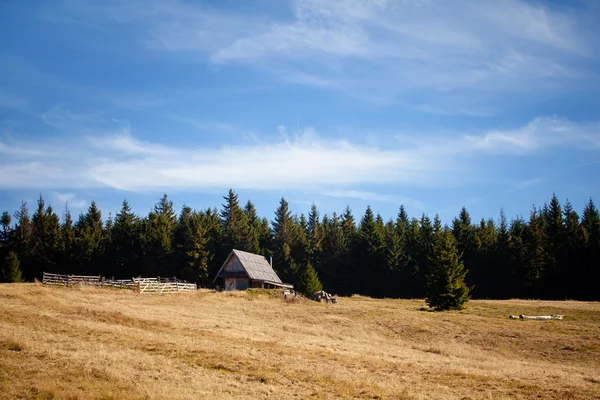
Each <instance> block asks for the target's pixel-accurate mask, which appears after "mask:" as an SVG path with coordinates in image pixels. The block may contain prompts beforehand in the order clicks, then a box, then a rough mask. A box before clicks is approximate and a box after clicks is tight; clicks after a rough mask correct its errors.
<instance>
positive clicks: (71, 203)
mask: <svg viewBox="0 0 600 400" xmlns="http://www.w3.org/2000/svg"><path fill="white" fill-rule="evenodd" d="M76 197H77V196H76V194H75V193H61V192H54V198H55V199H56V200H57V201H58V202H59V203H61V204H67V205H68V207H74V208H83V207H85V205H86V201H85V200H82V199H80V200H77V198H76Z"/></svg>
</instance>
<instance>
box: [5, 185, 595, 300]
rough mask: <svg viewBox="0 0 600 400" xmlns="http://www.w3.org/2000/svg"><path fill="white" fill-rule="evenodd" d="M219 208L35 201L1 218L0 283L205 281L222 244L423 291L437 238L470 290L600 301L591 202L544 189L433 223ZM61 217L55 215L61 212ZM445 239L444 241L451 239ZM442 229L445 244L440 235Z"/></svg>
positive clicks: (307, 276) (327, 279) (372, 287)
mask: <svg viewBox="0 0 600 400" xmlns="http://www.w3.org/2000/svg"><path fill="white" fill-rule="evenodd" d="M224 200H225V201H224V204H223V205H222V207H221V210H220V211H219V210H217V209H215V208H208V209H205V210H193V209H191V208H190V207H187V206H184V207H183V208H182V209H181V210H180V211H179V212H177V211H176V210H174V209H173V203H172V202H171V201H169V199H168V197H167V195H164V196H163V197H162V198H161V199H160V201H159V202H158V203H157V204H156V205H155V206H154V208H153V209H152V210H151V211H150V212H149V213H148V215H146V216H143V217H142V216H138V215H135V214H134V213H133V212H132V211H131V208H130V206H129V204H128V203H127V201H124V202H123V205H122V208H121V210H120V211H119V212H118V213H117V214H116V216H115V218H114V219H113V218H108V219H106V220H103V218H102V214H101V212H100V210H99V209H98V208H97V206H96V204H95V203H94V202H92V203H91V205H90V207H89V208H88V210H87V212H86V213H85V214H81V215H79V216H78V217H77V219H76V220H74V219H73V216H72V215H71V214H70V212H69V210H68V208H66V207H65V210H64V212H57V210H55V209H53V208H52V207H51V206H46V203H45V201H44V199H43V197H42V196H40V197H39V199H38V202H37V206H36V208H35V209H34V210H29V209H28V205H27V204H26V203H24V202H23V203H22V204H21V206H20V208H19V209H18V210H17V211H16V212H14V214H12V215H11V213H9V212H7V211H5V212H4V213H3V214H2V218H1V232H0V262H1V263H2V264H1V266H2V269H1V271H0V279H1V280H2V281H4V282H12V281H19V280H27V281H31V280H33V279H36V278H37V279H40V278H41V275H42V272H43V271H48V272H56V273H69V274H83V275H85V274H94V275H103V276H107V277H113V276H114V277H115V278H130V277H132V276H165V277H167V276H168V277H170V276H177V277H180V278H183V279H187V280H189V281H192V282H197V283H198V284H200V285H201V286H204V287H210V286H211V281H212V278H213V277H214V276H215V273H216V272H217V271H218V269H219V268H220V266H221V263H222V262H223V260H225V257H226V256H227V254H228V253H229V252H230V250H231V249H232V248H237V249H240V250H245V251H249V252H253V253H259V254H263V255H265V256H266V257H267V258H269V256H272V257H273V264H274V268H275V270H276V271H277V273H278V274H279V275H280V277H281V278H282V280H283V281H287V282H290V283H293V284H294V285H295V286H296V287H297V288H299V289H301V290H304V289H308V290H310V288H312V287H319V285H320V284H322V286H323V288H324V289H325V290H327V291H328V292H331V293H337V294H340V295H349V294H362V295H367V296H373V297H404V298H410V297H420V298H422V297H425V294H426V284H427V281H428V279H430V278H431V271H432V269H433V268H434V267H435V268H439V266H436V264H435V263H436V262H437V263H438V264H439V260H437V261H436V257H435V256H434V255H435V254H436V249H437V247H436V246H445V250H444V251H446V252H448V251H450V253H453V249H452V248H450V249H449V250H448V246H451V247H452V246H455V247H456V254H458V255H459V257H460V260H461V262H462V264H464V273H466V278H465V279H466V283H467V285H468V286H469V287H471V288H472V291H471V295H472V296H473V297H474V298H495V299H504V298H542V299H579V300H600V215H599V213H598V209H597V208H596V206H595V205H594V203H593V201H592V200H591V199H590V200H589V202H588V204H587V205H586V206H585V208H584V210H583V212H582V214H581V216H580V215H579V214H578V213H577V212H576V211H575V210H573V207H572V206H571V204H570V203H569V202H566V203H565V204H563V205H561V204H560V202H559V200H558V198H557V197H556V196H553V197H552V199H551V200H550V202H549V203H548V204H545V205H544V206H543V207H540V208H537V207H534V208H533V210H532V211H531V213H530V215H529V218H528V219H523V218H520V217H519V218H515V219H513V220H511V221H509V220H507V218H506V216H505V215H504V212H503V211H500V215H499V216H498V217H497V218H490V219H487V220H485V219H482V220H481V221H479V222H474V221H472V220H471V218H470V216H469V212H468V211H467V210H466V208H463V209H462V210H460V213H459V215H458V216H457V217H456V218H454V220H453V221H452V223H451V224H450V225H449V226H448V225H442V223H441V221H440V219H439V217H438V216H437V215H436V216H434V218H433V220H432V219H431V218H430V217H429V216H427V215H422V216H421V217H419V218H411V217H409V216H408V215H407V213H406V211H405V209H404V207H402V206H401V207H400V209H399V213H398V215H397V218H396V219H395V220H389V221H384V219H383V218H382V217H381V216H380V215H375V213H374V212H373V210H372V209H371V208H370V207H368V208H367V209H366V210H365V211H364V213H363V215H362V217H360V219H359V218H357V217H355V216H354V215H353V212H352V210H350V208H346V209H345V210H344V211H343V212H342V213H341V214H337V213H333V214H332V215H322V216H321V215H320V214H319V212H318V210H317V207H316V206H315V205H313V206H312V208H311V210H310V213H309V214H308V215H307V216H305V215H299V216H298V215H295V214H292V212H291V211H290V209H289V205H288V203H287V202H286V200H285V199H283V198H282V199H281V201H280V204H279V207H278V208H277V210H276V211H275V215H274V219H273V220H272V221H271V222H269V221H268V220H267V219H266V218H261V217H259V216H258V215H257V212H256V209H255V207H254V205H253V204H252V202H250V201H248V203H247V204H245V205H240V204H239V201H238V196H237V195H236V193H235V192H234V191H232V190H230V191H229V193H228V195H227V196H225V197H224ZM59 213H60V214H62V215H60V216H59ZM450 236H451V237H450ZM449 237H450V239H451V240H449Z"/></svg>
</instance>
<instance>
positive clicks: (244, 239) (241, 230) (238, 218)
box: [220, 189, 258, 252]
mask: <svg viewBox="0 0 600 400" xmlns="http://www.w3.org/2000/svg"><path fill="white" fill-rule="evenodd" d="M223 199H225V204H223V210H222V211H221V214H220V215H221V224H222V225H223V234H224V235H225V237H224V243H223V244H224V246H225V248H226V252H229V251H231V250H232V249H238V250H242V251H249V252H254V251H256V250H257V248H258V243H257V242H255V241H254V240H253V239H254V238H253V237H252V233H251V231H250V227H249V225H248V218H247V216H246V214H245V213H244V210H242V208H241V207H240V203H239V200H238V195H237V194H236V193H235V192H234V191H233V190H232V189H229V193H228V194H227V196H224V197H223Z"/></svg>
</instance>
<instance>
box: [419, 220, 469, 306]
mask: <svg viewBox="0 0 600 400" xmlns="http://www.w3.org/2000/svg"><path fill="white" fill-rule="evenodd" d="M430 262H431V270H430V272H429V275H428V276H427V298H426V300H425V301H426V302H427V305H429V307H431V308H433V309H434V310H437V311H443V310H460V309H462V308H463V307H464V304H465V302H467V301H468V300H469V292H470V288H469V287H467V285H466V283H465V277H466V275H467V270H466V269H465V267H464V265H463V264H462V262H461V261H460V257H459V252H458V247H457V244H456V239H455V238H454V236H453V235H452V234H451V233H450V232H448V231H443V232H440V233H439V234H438V235H437V240H436V241H435V245H434V247H433V253H432V255H431V257H430Z"/></svg>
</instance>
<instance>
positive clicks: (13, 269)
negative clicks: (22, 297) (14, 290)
mask: <svg viewBox="0 0 600 400" xmlns="http://www.w3.org/2000/svg"><path fill="white" fill-rule="evenodd" d="M22 280H23V278H22V273H21V268H20V262H19V258H18V257H17V253H15V252H14V251H12V250H11V251H9V252H8V253H7V254H6V256H5V257H4V258H3V260H2V265H1V266H0V282H21V281H22Z"/></svg>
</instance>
